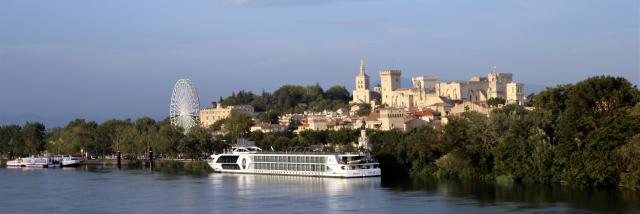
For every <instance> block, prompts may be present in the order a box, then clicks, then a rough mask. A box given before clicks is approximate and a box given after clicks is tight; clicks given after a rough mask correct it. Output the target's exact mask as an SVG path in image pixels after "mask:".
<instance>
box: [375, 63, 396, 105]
mask: <svg viewBox="0 0 640 214" xmlns="http://www.w3.org/2000/svg"><path fill="white" fill-rule="evenodd" d="M400 74H401V71H400V70H382V71H380V89H381V93H380V94H381V95H382V104H387V105H389V106H391V104H392V103H391V100H392V97H393V91H395V90H396V89H399V88H400Z"/></svg>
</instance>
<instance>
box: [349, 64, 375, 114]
mask: <svg viewBox="0 0 640 214" xmlns="http://www.w3.org/2000/svg"><path fill="white" fill-rule="evenodd" d="M364 71H365V69H364V59H360V72H358V75H356V88H355V89H354V90H353V102H354V103H369V102H370V101H371V91H370V90H369V75H367V74H366V73H365V72H364Z"/></svg>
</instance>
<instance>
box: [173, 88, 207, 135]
mask: <svg viewBox="0 0 640 214" xmlns="http://www.w3.org/2000/svg"><path fill="white" fill-rule="evenodd" d="M169 112H170V118H171V125H174V126H179V127H182V128H183V129H184V130H185V132H188V131H189V129H191V127H194V126H196V125H197V124H198V118H199V117H200V101H199V99H198V92H197V91H196V88H195V87H194V86H193V84H191V80H189V79H180V80H178V82H176V85H175V86H174V87H173V93H172V94H171V106H170V107H169Z"/></svg>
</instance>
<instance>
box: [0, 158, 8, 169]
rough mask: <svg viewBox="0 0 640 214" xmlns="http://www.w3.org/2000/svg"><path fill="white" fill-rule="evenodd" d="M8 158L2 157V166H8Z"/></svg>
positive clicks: (0, 164) (0, 165) (0, 162)
mask: <svg viewBox="0 0 640 214" xmlns="http://www.w3.org/2000/svg"><path fill="white" fill-rule="evenodd" d="M7 161H9V160H7V159H0V167H6V166H7Z"/></svg>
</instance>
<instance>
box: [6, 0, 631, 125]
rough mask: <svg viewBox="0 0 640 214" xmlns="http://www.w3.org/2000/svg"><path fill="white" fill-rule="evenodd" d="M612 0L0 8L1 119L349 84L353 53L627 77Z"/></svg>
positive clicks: (621, 17)
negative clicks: (193, 95)
mask: <svg viewBox="0 0 640 214" xmlns="http://www.w3.org/2000/svg"><path fill="white" fill-rule="evenodd" d="M638 2H639V1H637V0H630V1H625V0H620V1H605V0H601V1H586V0H580V1H578V0H576V1H564V0H554V1H551V0H549V1H527V0H513V1H471V0H469V1H448V0H398V1H390V0H389V1H382V0H322V1H320V0H202V1H197V0H194V1H165V0H146V1H145V0H137V1H129V0H114V1H98V0H76V1H67V0H59V1H44V0H43V1H24V0H2V1H0V81H1V82H0V124H3V123H5V124H6V123H11V122H17V123H23V122H24V120H42V121H45V122H46V123H47V124H49V125H63V124H65V123H66V122H67V121H68V120H71V119H73V118H75V117H85V118H88V119H92V120H99V121H100V120H104V119H107V118H112V117H116V118H126V117H132V118H136V117H140V116H152V117H155V118H163V117H165V116H167V115H168V112H169V110H168V106H169V98H170V94H171V90H172V87H173V84H174V83H175V81H176V80H178V79H180V78H189V79H191V80H192V81H193V82H194V84H195V86H196V87H197V88H198V92H199V95H200V96H199V97H200V100H201V103H202V105H203V107H205V106H208V105H210V104H209V103H210V102H211V101H213V100H217V99H218V97H220V96H228V95H229V94H231V92H232V91H238V90H241V89H245V90H253V91H258V92H259V91H261V90H263V89H265V90H268V91H271V90H273V89H275V88H277V87H278V86H280V85H282V84H302V85H309V84H315V83H316V82H317V83H320V84H321V85H322V86H323V87H325V88H328V87H330V86H332V85H344V86H346V87H347V88H348V89H352V88H353V77H354V75H355V74H356V73H357V70H358V66H359V65H358V63H359V59H360V58H365V60H366V62H367V70H368V73H369V75H370V76H372V77H373V79H374V82H375V81H377V75H376V73H377V71H378V70H380V69H385V68H390V69H401V70H402V71H403V76H404V77H410V76H413V75H436V76H438V77H439V78H440V79H445V80H466V79H468V78H469V77H471V76H473V75H486V73H488V71H489V70H490V69H491V67H492V66H494V65H495V66H497V68H498V71H500V72H510V73H513V74H514V79H515V80H516V81H518V82H524V83H526V84H532V85H545V86H552V85H556V84H560V83H572V82H576V81H579V80H582V79H585V78H587V77H589V76H594V75H614V76H622V77H626V78H627V79H629V80H630V81H632V82H633V83H634V84H638V83H639V82H640V43H639V40H640V34H639V29H640V12H639V10H640V9H639V8H640V5H639V3H638Z"/></svg>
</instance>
